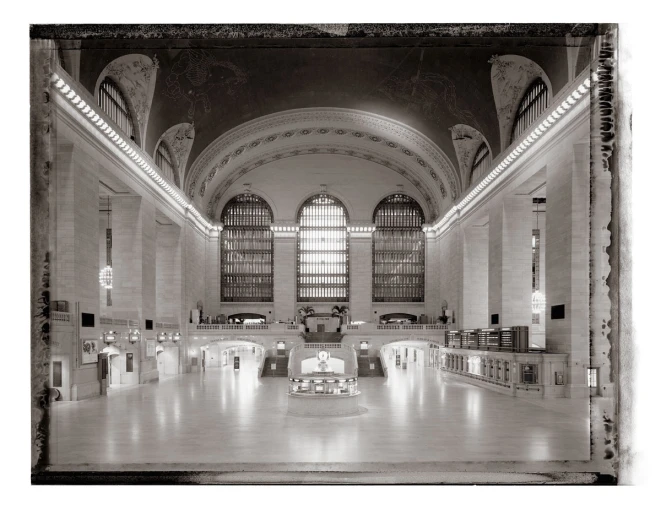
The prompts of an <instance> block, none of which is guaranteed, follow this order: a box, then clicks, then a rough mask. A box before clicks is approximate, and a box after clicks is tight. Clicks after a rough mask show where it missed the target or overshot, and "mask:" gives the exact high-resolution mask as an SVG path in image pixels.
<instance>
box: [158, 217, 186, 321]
mask: <svg viewBox="0 0 661 510" xmlns="http://www.w3.org/2000/svg"><path fill="white" fill-rule="evenodd" d="M180 309H181V227H179V225H175V224H171V225H161V224H157V225H156V320H157V321H159V322H173V323H179V326H180V329H183V328H185V325H182V324H181V323H180Z"/></svg>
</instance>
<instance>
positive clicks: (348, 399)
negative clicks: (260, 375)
mask: <svg viewBox="0 0 661 510" xmlns="http://www.w3.org/2000/svg"><path fill="white" fill-rule="evenodd" d="M329 358H330V354H329V353H328V351H325V350H321V351H319V352H318V353H317V360H318V363H317V367H316V369H315V370H314V371H313V372H310V373H305V374H294V375H292V376H290V377H289V399H288V400H289V413H290V414H294V415H298V416H351V415H355V414H360V413H361V411H362V408H361V407H359V406H358V395H360V392H359V391H358V377H357V376H356V375H350V374H336V373H335V372H334V371H333V370H332V368H331V367H330V366H329V364H328V360H329Z"/></svg>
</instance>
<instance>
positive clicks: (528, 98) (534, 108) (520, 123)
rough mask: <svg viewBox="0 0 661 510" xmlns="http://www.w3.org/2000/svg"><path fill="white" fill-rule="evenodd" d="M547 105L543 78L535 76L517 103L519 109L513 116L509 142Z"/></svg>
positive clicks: (547, 98)
mask: <svg viewBox="0 0 661 510" xmlns="http://www.w3.org/2000/svg"><path fill="white" fill-rule="evenodd" d="M548 105H549V89H548V88H547V86H546V83H544V80H542V79H541V78H537V79H536V80H535V81H534V82H532V84H531V85H530V87H528V90H527V91H526V93H525V94H524V95H523V99H521V102H520V103H519V109H518V110H517V112H516V116H515V117H514V125H513V127H512V139H511V140H510V143H512V142H514V140H516V139H517V138H519V136H521V135H522V134H523V132H524V131H525V130H526V129H528V128H529V127H530V126H531V125H532V124H533V122H535V119H536V118H537V117H539V115H540V114H541V113H542V112H543V111H544V110H546V108H547V106H548Z"/></svg>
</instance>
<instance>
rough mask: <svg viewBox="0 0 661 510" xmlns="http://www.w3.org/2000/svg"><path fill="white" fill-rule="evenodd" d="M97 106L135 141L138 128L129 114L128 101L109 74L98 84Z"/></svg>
mask: <svg viewBox="0 0 661 510" xmlns="http://www.w3.org/2000/svg"><path fill="white" fill-rule="evenodd" d="M99 106H100V107H101V109H102V110H103V111H104V112H105V113H106V114H107V115H108V116H109V117H110V119H111V120H112V121H113V122H114V123H115V124H117V126H118V127H119V129H121V130H122V131H123V132H124V133H125V134H126V136H128V137H129V138H130V139H131V140H133V141H134V142H136V143H137V133H138V130H137V129H136V125H135V122H134V119H133V117H132V115H131V109H130V107H129V102H128V101H127V100H126V98H125V97H124V94H123V93H122V91H121V90H120V89H119V87H118V86H117V84H116V83H115V82H114V81H113V80H112V78H110V77H109V76H106V77H105V78H104V79H103V81H102V82H101V84H100V85H99Z"/></svg>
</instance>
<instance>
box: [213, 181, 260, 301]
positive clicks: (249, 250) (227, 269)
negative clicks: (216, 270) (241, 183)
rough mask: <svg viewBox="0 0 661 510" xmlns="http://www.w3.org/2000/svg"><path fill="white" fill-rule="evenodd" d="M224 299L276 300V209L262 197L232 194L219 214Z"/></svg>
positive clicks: (221, 277) (221, 297)
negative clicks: (274, 243)
mask: <svg viewBox="0 0 661 510" xmlns="http://www.w3.org/2000/svg"><path fill="white" fill-rule="evenodd" d="M220 219H221V221H222V222H223V230H222V232H221V263H220V300H221V302H273V232H272V231H271V223H273V211H272V210H271V207H270V206H269V204H268V203H267V202H266V200H264V199H263V198H262V197H260V196H258V195H255V194H254V193H243V194H241V195H237V196H235V197H233V198H232V199H231V200H230V201H229V202H227V204H226V205H225V207H224V208H223V212H222V214H221V217H220Z"/></svg>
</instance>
